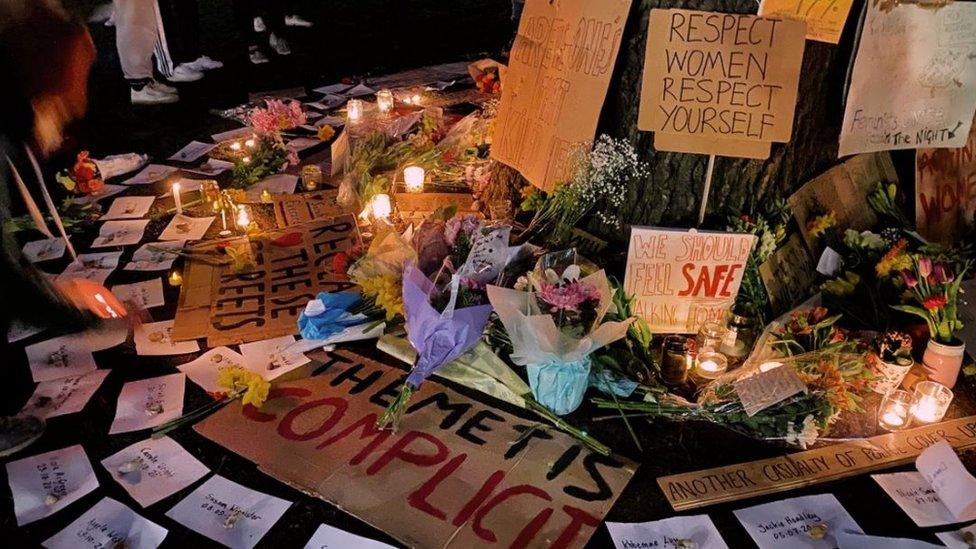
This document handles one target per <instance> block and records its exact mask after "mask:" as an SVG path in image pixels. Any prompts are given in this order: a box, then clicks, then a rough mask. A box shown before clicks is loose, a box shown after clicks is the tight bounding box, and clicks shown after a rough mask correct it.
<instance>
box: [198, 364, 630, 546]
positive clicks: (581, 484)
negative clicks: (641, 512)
mask: <svg viewBox="0 0 976 549" xmlns="http://www.w3.org/2000/svg"><path fill="white" fill-rule="evenodd" d="M404 377H405V372H403V371H401V370H398V369H396V368H391V367H390V366H389V365H385V364H380V363H378V362H375V361H372V360H368V359H365V358H362V357H359V356H357V355H354V354H352V353H348V352H344V351H343V352H336V353H332V354H330V355H329V359H328V360H327V362H326V364H325V372H324V373H323V374H322V375H318V376H315V377H313V378H309V379H304V380H301V381H296V382H293V383H285V384H280V385H278V386H276V387H275V388H274V389H272V391H271V393H270V395H269V397H268V401H267V403H266V404H265V405H264V406H263V407H261V409H260V410H255V409H252V408H244V409H242V408H241V406H240V405H239V404H237V403H232V404H230V405H228V406H226V407H225V408H223V409H222V410H220V411H218V412H217V413H216V414H214V415H212V416H210V417H209V418H207V419H206V420H204V421H203V422H201V423H199V424H197V425H196V427H195V428H196V429H197V431H198V432H200V433H201V434H202V435H204V436H205V437H207V438H209V439H211V440H213V441H215V442H217V443H218V444H221V445H223V446H225V447H227V448H228V449H230V450H231V451H234V452H237V453H238V454H241V455H242V456H244V457H245V458H247V459H250V460H252V461H254V462H256V463H257V465H258V467H260V468H261V469H262V470H263V471H264V472H266V473H267V474H269V475H271V476H273V477H275V478H277V479H278V480H280V481H282V482H285V483H287V484H290V485H292V486H294V487H296V488H297V489H299V490H302V491H303V492H307V493H310V494H314V495H317V496H318V497H320V498H322V499H324V500H326V501H329V502H332V503H334V504H335V505H336V506H338V507H339V508H341V509H343V510H345V511H348V512H349V513H352V514H354V515H356V516H358V517H359V518H361V519H363V520H365V521H366V522H368V523H370V524H372V525H374V526H376V527H377V528H379V529H381V530H383V531H385V532H387V533H389V534H390V535H392V536H395V537H397V538H398V539H399V540H400V541H402V542H403V543H404V544H406V545H408V546H414V547H447V546H450V547H474V546H483V545H491V546H495V547H509V546H513V545H514V546H537V545H542V544H551V545H553V546H559V547H582V546H583V545H584V544H585V543H586V540H587V539H588V538H589V537H590V535H592V534H593V532H594V531H595V529H596V528H597V527H598V526H599V525H600V521H601V520H602V518H603V516H604V515H605V514H606V513H607V512H608V511H609V510H610V507H611V506H612V505H613V502H614V500H615V499H616V498H617V496H618V495H619V494H620V493H621V491H623V489H624V486H625V485H626V484H627V482H628V481H629V480H630V478H631V476H632V475H633V473H634V469H635V465H634V464H632V463H629V462H624V461H621V460H619V459H617V458H613V457H604V456H600V455H599V454H594V453H590V452H589V451H587V450H586V449H585V448H583V447H582V446H581V445H580V444H579V443H577V442H576V441H575V440H574V439H572V438H571V437H569V436H568V435H565V434H563V433H561V432H559V431H553V430H535V429H534V428H533V426H534V425H535V423H534V422H533V421H531V420H524V419H521V418H519V417H516V416H513V415H511V414H508V413H505V412H502V411H500V410H497V409H495V408H492V407H490V406H487V405H484V404H481V403H479V402H477V401H474V400H471V399H468V398H465V397H463V396H461V395H460V394H458V393H456V392H454V391H451V390H449V389H447V388H445V387H443V386H442V385H439V384H437V383H435V382H433V381H428V382H427V383H424V384H423V386H422V387H421V388H420V390H419V392H417V393H415V394H414V395H413V398H412V400H411V405H410V407H409V409H408V412H407V414H406V416H405V418H404V419H403V423H402V424H401V427H400V430H399V432H397V433H393V432H391V431H386V430H378V429H376V418H377V417H378V416H379V415H380V414H382V413H383V411H384V410H385V409H386V407H387V405H389V404H390V402H392V400H393V399H394V398H395V397H396V392H397V390H398V388H399V386H400V385H401V384H402V382H403V378H404ZM242 411H243V413H242Z"/></svg>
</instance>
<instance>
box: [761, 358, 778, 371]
mask: <svg viewBox="0 0 976 549" xmlns="http://www.w3.org/2000/svg"><path fill="white" fill-rule="evenodd" d="M782 365H783V363H782V362H776V361H775V360H770V361H769V362H763V363H762V364H760V365H759V371H760V372H768V371H770V370H775V369H776V368H779V367H780V366H782Z"/></svg>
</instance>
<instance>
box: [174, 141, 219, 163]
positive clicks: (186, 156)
mask: <svg viewBox="0 0 976 549" xmlns="http://www.w3.org/2000/svg"><path fill="white" fill-rule="evenodd" d="M216 146H217V144H216V143H203V142H202V141H190V142H189V143H187V144H186V146H184V147H183V148H182V149H180V150H178V151H176V152H175V153H173V156H171V157H169V159H170V160H175V161H177V162H194V161H196V160H197V159H198V158H200V157H201V156H203V155H205V154H207V153H208V152H210V151H212V150H213V149H214V147H216Z"/></svg>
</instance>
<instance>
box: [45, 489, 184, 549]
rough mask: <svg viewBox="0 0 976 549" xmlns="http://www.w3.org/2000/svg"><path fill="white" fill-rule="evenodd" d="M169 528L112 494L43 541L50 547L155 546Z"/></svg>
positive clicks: (112, 548) (144, 548) (104, 548)
mask: <svg viewBox="0 0 976 549" xmlns="http://www.w3.org/2000/svg"><path fill="white" fill-rule="evenodd" d="M168 533H169V531H168V530H166V529H165V528H163V527H162V526H160V525H158V524H156V523H155V522H152V521H151V520H148V519H146V518H144V517H142V516H141V515H139V514H137V513H136V512H135V511H133V510H132V509H129V508H128V507H126V506H125V505H123V504H121V503H119V502H117V501H115V500H114V499H112V498H102V501H99V502H98V503H96V504H95V506H94V507H92V508H91V509H89V510H87V511H85V513H84V514H82V515H81V516H80V517H78V518H77V519H75V521H74V522H72V523H71V524H69V525H68V527H67V528H65V529H64V530H61V531H60V532H58V533H57V534H55V535H54V537H52V538H49V539H48V540H47V541H45V542H44V547H46V548H47V549H78V548H81V547H87V548H89V549H115V548H116V547H124V548H125V549H156V547H159V545H160V544H161V543H163V539H164V538H165V537H166V534H168Z"/></svg>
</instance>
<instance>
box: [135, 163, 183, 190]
mask: <svg viewBox="0 0 976 549" xmlns="http://www.w3.org/2000/svg"><path fill="white" fill-rule="evenodd" d="M176 171H177V168H174V167H172V166H164V165H162V164H150V165H148V166H146V167H145V168H143V169H142V171H140V172H139V173H137V174H135V175H134V176H132V177H130V178H129V179H126V180H125V181H123V182H122V184H123V185H148V184H150V183H155V182H157V181H162V180H163V179H166V178H167V177H169V176H170V175H172V174H174V173H176Z"/></svg>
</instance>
